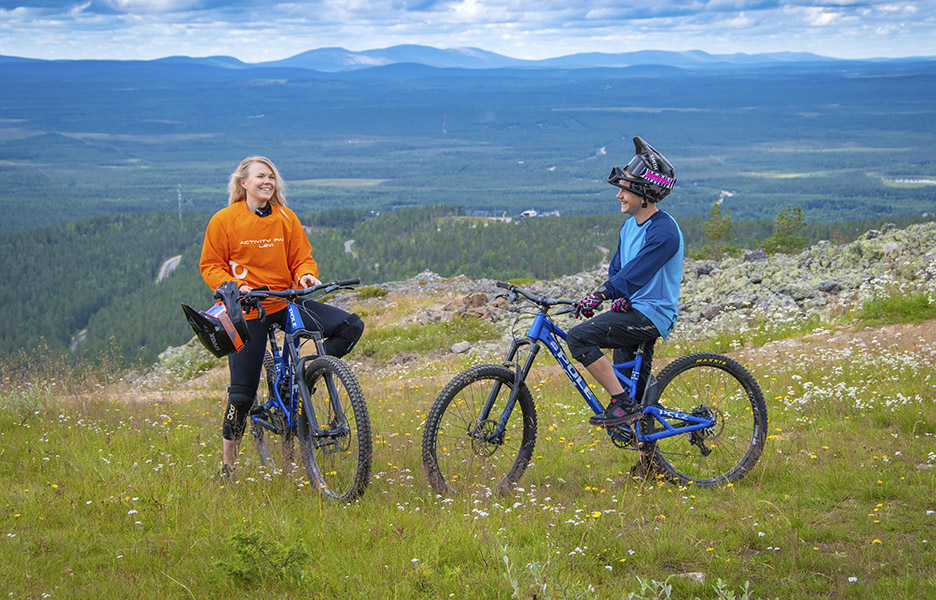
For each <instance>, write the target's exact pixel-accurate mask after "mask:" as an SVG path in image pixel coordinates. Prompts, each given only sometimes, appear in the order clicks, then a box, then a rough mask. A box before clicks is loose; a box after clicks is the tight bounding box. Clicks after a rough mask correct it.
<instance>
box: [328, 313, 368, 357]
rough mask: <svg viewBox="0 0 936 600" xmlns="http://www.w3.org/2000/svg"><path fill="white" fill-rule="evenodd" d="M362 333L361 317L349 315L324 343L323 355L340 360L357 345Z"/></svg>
mask: <svg viewBox="0 0 936 600" xmlns="http://www.w3.org/2000/svg"><path fill="white" fill-rule="evenodd" d="M363 333H364V321H362V320H361V317H359V316H357V315H355V314H350V315H348V316H347V318H345V320H344V321H342V322H341V323H339V325H338V327H336V328H335V333H333V334H332V335H331V337H329V338H328V339H327V340H326V341H325V353H326V354H330V355H331V356H337V357H338V358H341V357H342V356H344V355H345V354H347V353H348V352H351V349H352V348H354V345H355V344H357V341H358V340H359V339H361V334H363Z"/></svg>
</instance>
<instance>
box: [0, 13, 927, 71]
mask: <svg viewBox="0 0 936 600" xmlns="http://www.w3.org/2000/svg"><path fill="white" fill-rule="evenodd" d="M397 44H423V45H427V46H435V47H437V48H457V47H468V46H471V47H477V48H482V49H484V50H489V51H492V52H497V53H499V54H504V55H506V56H511V57H514V58H525V59H540V58H550V57H554V56H563V55H567V54H575V53H578V52H629V51H634V50H648V49H655V50H704V51H706V52H711V53H715V54H722V53H734V52H746V53H758V52H779V51H793V52H813V53H816V54H821V55H825V56H834V57H838V58H871V57H898V56H936V1H934V0H917V1H915V2H895V1H887V0H881V1H879V0H819V1H814V0H688V1H682V0H680V1H676V0H643V1H632V0H579V1H577V2H576V1H573V0H538V1H537V2H531V1H530V0H226V1H222V0H90V1H71V0H0V54H5V55H12V56H24V57H30V58H46V59H85V58H91V59H99V58H115V59H152V58H160V57H164V56H172V55H180V54H181V55H188V56H212V55H228V56H234V57H236V58H239V59H241V60H243V61H245V62H260V61H265V60H276V59H281V58H286V57H288V56H293V55H295V54H299V53H300V52H303V51H305V50H311V49H314V48H321V47H326V46H340V47H343V48H347V49H349V50H369V49H374V48H385V47H388V46H394V45H397Z"/></svg>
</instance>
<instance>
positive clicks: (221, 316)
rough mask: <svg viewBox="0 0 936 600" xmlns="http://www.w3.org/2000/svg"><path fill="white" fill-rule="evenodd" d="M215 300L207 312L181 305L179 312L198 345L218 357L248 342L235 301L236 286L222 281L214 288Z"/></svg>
mask: <svg viewBox="0 0 936 600" xmlns="http://www.w3.org/2000/svg"><path fill="white" fill-rule="evenodd" d="M215 298H219V300H218V301H217V302H215V304H214V306H212V307H211V308H209V309H208V310H204V311H199V310H195V309H194V308H192V307H191V306H187V305H185V304H183V305H182V311H183V312H184V313H185V319H186V320H187V321H188V324H189V325H191V326H192V330H193V331H194V332H195V335H196V336H198V340H199V341H200V342H201V343H202V345H203V346H205V348H207V349H208V351H209V352H211V353H212V354H214V355H215V356H217V357H218V358H221V357H222V356H227V355H228V354H232V353H234V352H237V351H239V350H240V349H241V348H243V347H244V344H245V343H247V342H249V341H250V334H249V333H248V331H247V321H246V319H244V315H243V313H242V312H241V307H240V302H239V301H238V299H237V298H238V291H237V284H236V283H235V282H233V281H228V282H225V283H224V284H222V285H221V286H220V287H218V290H217V291H216V292H215Z"/></svg>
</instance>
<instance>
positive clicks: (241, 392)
mask: <svg viewBox="0 0 936 600" xmlns="http://www.w3.org/2000/svg"><path fill="white" fill-rule="evenodd" d="M256 394H257V392H256V390H253V391H251V390H250V389H249V388H247V387H244V386H242V385H232V386H231V387H229V388H228V405H227V409H226V410H225V411H224V420H223V421H222V423H221V437H223V438H224V439H226V440H232V441H233V440H239V439H240V438H241V436H242V435H243V434H244V424H245V423H246V421H247V413H248V411H250V406H251V405H252V404H253V401H254V397H255V396H256Z"/></svg>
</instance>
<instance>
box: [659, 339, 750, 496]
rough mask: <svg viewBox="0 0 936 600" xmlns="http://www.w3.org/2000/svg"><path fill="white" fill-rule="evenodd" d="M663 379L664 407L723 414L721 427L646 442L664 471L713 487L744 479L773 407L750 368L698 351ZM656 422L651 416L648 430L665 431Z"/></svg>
mask: <svg viewBox="0 0 936 600" xmlns="http://www.w3.org/2000/svg"><path fill="white" fill-rule="evenodd" d="M657 381H658V383H657V385H658V387H659V390H660V396H659V398H660V400H659V404H660V405H661V406H662V407H664V408H668V409H671V410H678V411H681V412H684V413H692V412H693V411H694V410H695V411H698V412H699V413H705V412H707V413H708V415H715V416H717V417H718V422H717V423H716V425H715V426H713V427H710V428H707V429H705V430H701V431H699V432H696V434H695V437H693V434H692V433H688V434H682V435H676V436H672V437H666V438H661V439H659V440H657V441H656V442H651V443H649V444H648V445H649V446H650V447H647V445H645V447H644V449H643V450H644V452H646V453H649V454H650V455H652V457H653V458H652V460H653V464H654V465H655V467H656V468H657V470H658V472H660V473H662V474H663V475H664V476H666V477H668V478H670V479H672V480H675V481H678V482H679V483H681V484H683V485H694V486H698V487H703V488H707V487H715V486H719V485H725V484H728V483H732V482H735V481H738V480H739V479H741V478H742V477H744V476H745V475H746V474H747V473H748V472H749V471H750V470H751V469H752V468H753V467H754V464H755V463H756V462H757V460H758V458H759V457H760V455H761V453H762V452H763V450H764V443H765V442H766V440H767V407H766V404H765V403H764V396H763V394H762V393H761V389H760V386H759V385H758V384H757V381H756V380H755V379H754V377H753V376H752V375H751V374H750V373H749V372H748V370H747V369H745V368H744V367H743V366H742V365H741V364H739V363H738V362H736V361H734V360H733V359H731V358H728V357H727V356H723V355H720V354H713V353H708V352H704V353H696V354H690V355H687V356H683V357H680V358H678V359H676V360H674V361H673V362H671V363H670V364H668V365H667V366H666V367H665V368H664V369H663V370H662V371H661V372H660V375H659V376H658V378H657ZM655 424H656V422H655V420H653V419H651V418H649V417H647V418H645V419H644V420H643V421H641V427H642V430H641V431H642V433H644V434H646V433H650V432H652V431H659V429H658V428H657V427H655V426H654V425H655ZM693 440H695V443H693ZM700 446H704V448H706V449H707V451H708V454H707V455H703V448H702V447H700Z"/></svg>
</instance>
